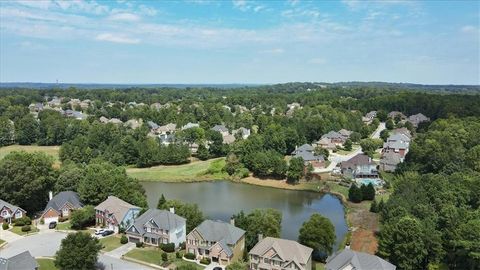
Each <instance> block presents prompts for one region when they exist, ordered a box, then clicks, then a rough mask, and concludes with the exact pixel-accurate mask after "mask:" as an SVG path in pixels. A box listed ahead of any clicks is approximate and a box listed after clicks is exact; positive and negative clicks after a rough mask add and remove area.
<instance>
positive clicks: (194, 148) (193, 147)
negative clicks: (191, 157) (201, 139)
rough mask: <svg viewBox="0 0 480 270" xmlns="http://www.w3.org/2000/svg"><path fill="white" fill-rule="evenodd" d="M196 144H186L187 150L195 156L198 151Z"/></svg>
mask: <svg viewBox="0 0 480 270" xmlns="http://www.w3.org/2000/svg"><path fill="white" fill-rule="evenodd" d="M198 147H199V145H198V143H189V144H188V150H190V153H192V154H195V153H197V151H198Z"/></svg>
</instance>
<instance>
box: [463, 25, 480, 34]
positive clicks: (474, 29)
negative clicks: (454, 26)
mask: <svg viewBox="0 0 480 270" xmlns="http://www.w3.org/2000/svg"><path fill="white" fill-rule="evenodd" d="M460 31H461V32H462V33H465V34H478V33H480V28H478V27H475V26H473V25H465V26H463V27H462V28H460Z"/></svg>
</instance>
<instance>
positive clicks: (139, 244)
mask: <svg viewBox="0 0 480 270" xmlns="http://www.w3.org/2000/svg"><path fill="white" fill-rule="evenodd" d="M135 246H136V247H137V248H143V243H142V242H138V243H136V244H135Z"/></svg>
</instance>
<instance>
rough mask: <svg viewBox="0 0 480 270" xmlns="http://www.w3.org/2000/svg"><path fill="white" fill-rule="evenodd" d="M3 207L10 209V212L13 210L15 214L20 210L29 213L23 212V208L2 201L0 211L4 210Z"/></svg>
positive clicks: (0, 201) (0, 200)
mask: <svg viewBox="0 0 480 270" xmlns="http://www.w3.org/2000/svg"><path fill="white" fill-rule="evenodd" d="M3 207H7V208H10V210H12V212H13V213H15V212H17V210H18V209H20V210H22V211H23V212H27V211H25V210H23V209H22V208H20V207H18V206H16V205H13V204H10V203H8V202H6V201H4V200H2V199H0V210H1V209H2V208H3Z"/></svg>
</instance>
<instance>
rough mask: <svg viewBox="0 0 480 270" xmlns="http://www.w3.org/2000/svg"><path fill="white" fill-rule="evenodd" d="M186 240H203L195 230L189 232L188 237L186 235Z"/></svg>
mask: <svg viewBox="0 0 480 270" xmlns="http://www.w3.org/2000/svg"><path fill="white" fill-rule="evenodd" d="M187 239H192V240H200V241H202V240H205V239H204V238H203V237H202V235H201V234H200V233H199V232H198V231H197V229H196V228H195V229H193V231H191V232H190V233H189V234H188V235H187Z"/></svg>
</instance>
